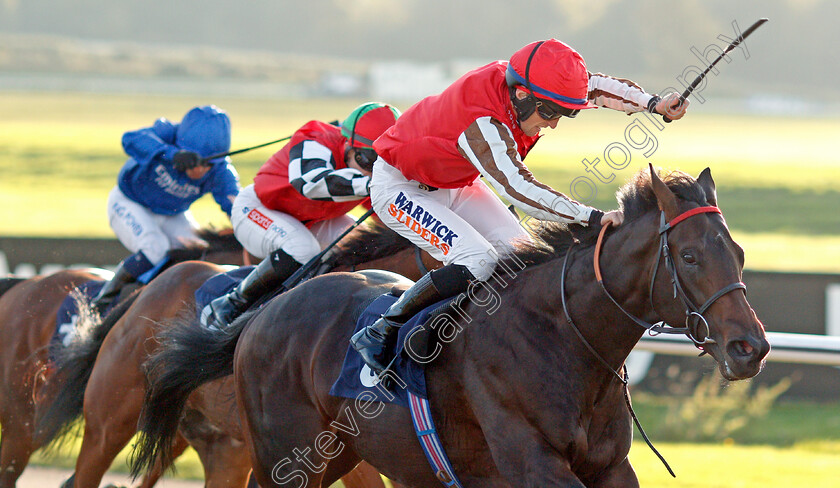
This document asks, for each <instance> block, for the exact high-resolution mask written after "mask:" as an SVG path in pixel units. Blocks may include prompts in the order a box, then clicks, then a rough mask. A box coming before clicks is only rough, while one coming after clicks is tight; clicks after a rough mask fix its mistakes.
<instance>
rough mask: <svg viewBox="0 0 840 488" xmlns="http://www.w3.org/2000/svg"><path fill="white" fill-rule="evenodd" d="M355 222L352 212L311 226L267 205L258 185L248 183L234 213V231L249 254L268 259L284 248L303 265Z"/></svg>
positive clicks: (237, 199) (239, 197) (234, 207)
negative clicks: (308, 226) (256, 186)
mask: <svg viewBox="0 0 840 488" xmlns="http://www.w3.org/2000/svg"><path fill="white" fill-rule="evenodd" d="M313 203H314V202H313ZM353 222H355V221H354V220H353V218H352V217H350V216H349V215H342V216H341V217H336V218H334V219H330V220H324V221H321V222H317V223H315V224H313V225H312V227H311V228H307V227H306V226H305V225H303V224H302V223H301V222H300V221H298V220H297V219H296V218H294V217H292V216H291V215H289V214H287V213H283V212H279V211H277V210H271V209H269V208H268V207H266V206H265V205H263V204H262V202H260V199H259V198H258V197H257V194H256V192H255V191H254V185H248V186H246V187H245V188H243V189H242V190H241V191H240V192H239V195H237V197H236V200H234V201H233V211H232V212H231V223H232V224H233V233H234V235H236V238H237V239H238V240H239V242H240V243H242V246H243V247H244V248H245V249H246V250H247V251H248V252H249V253H251V254H253V255H254V256H256V257H258V258H260V259H264V258H265V257H266V256H268V255H269V254H271V253H272V252H273V251H276V250H277V249H282V250H283V251H284V252H285V253H286V254H288V255H289V256H291V257H293V258H294V259H295V261H297V262H299V263H301V264H305V263H306V262H307V261H309V260H310V259H311V258H313V257H315V255H316V254H318V253H319V252H321V249H323V248H324V247H326V246H327V245H328V244H330V243H331V242H333V241H334V240H335V239H336V238H337V237H338V236H339V235H341V233H342V232H344V231H345V230H347V228H348V227H350V226H351V225H352V224H353Z"/></svg>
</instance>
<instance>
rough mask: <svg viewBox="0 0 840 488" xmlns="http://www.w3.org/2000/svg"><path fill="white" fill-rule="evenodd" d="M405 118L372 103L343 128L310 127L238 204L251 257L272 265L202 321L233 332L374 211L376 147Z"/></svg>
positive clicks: (236, 223) (236, 218) (240, 230)
mask: <svg viewBox="0 0 840 488" xmlns="http://www.w3.org/2000/svg"><path fill="white" fill-rule="evenodd" d="M399 116H400V112H399V110H397V109H396V108H394V107H392V106H390V105H386V104H384V103H379V102H369V103H365V104H362V105H360V106H359V107H357V108H356V109H355V110H353V111H352V112H351V113H350V115H348V116H347V118H346V119H344V121H343V122H342V123H341V125H340V126H337V125H334V124H329V123H325V122H319V121H316V120H313V121H310V122H307V123H306V124H304V125H303V126H302V127H301V128H300V129H298V130H297V131H296V132H295V133H294V134H293V135H292V137H291V140H290V141H289V142H288V144H286V145H285V146H284V147H283V148H282V149H280V150H279V151H278V152H277V153H275V154H274V155H273V156H272V157H271V158H270V159H269V160H268V161H267V162H266V163H265V164H264V165H263V166H262V168H260V170H259V172H257V176H256V177H255V178H254V184H253V185H249V186H247V187H245V188H243V189H242V191H241V192H240V193H239V196H237V197H236V200H235V201H234V203H233V211H232V213H231V222H232V223H233V231H234V234H235V235H236V238H237V239H238V240H239V242H241V243H242V245H243V247H245V249H246V250H247V251H248V252H249V253H251V254H253V255H254V256H257V257H258V258H264V259H263V260H262V261H261V262H260V263H259V264H258V265H257V267H256V268H254V270H253V271H251V273H250V274H248V275H247V276H246V277H245V279H243V280H242V281H241V282H240V283H239V284H238V285H237V286H236V287H235V288H234V289H233V290H232V291H231V292H230V293H228V294H227V295H224V296H222V297H220V298H217V299H216V300H213V301H212V302H211V303H210V305H209V306H208V307H207V308H205V311H204V312H203V313H202V317H201V320H202V322H203V323H204V325H206V326H208V327H214V328H219V329H221V328H224V327H226V326H228V325H229V324H230V323H231V322H232V321H233V320H234V319H235V318H236V317H237V316H239V315H240V314H241V313H242V312H244V311H245V310H246V309H247V308H248V307H249V306H250V305H252V304H253V303H254V302H256V301H257V300H258V299H259V298H260V297H261V296H263V295H264V294H266V293H268V292H270V291H272V290H274V289H276V288H277V287H278V286H279V285H281V284H282V283H283V282H284V281H285V280H286V279H287V278H288V277H290V276H291V275H292V274H293V273H294V272H295V271H296V270H297V269H298V268H299V267H300V266H301V265H302V264H305V263H306V262H307V261H309V260H310V259H311V258H313V257H314V256H315V255H317V254H318V253H319V252H320V251H321V249H322V248H323V246H325V245H327V244H329V243H331V242H333V241H334V240H335V238H337V237H338V236H339V235H340V234H341V233H342V232H343V231H345V230H347V228H348V227H349V226H350V225H352V224H353V223H354V220H353V219H352V218H351V217H350V216H349V215H347V212H349V211H350V210H352V209H353V208H355V207H356V206H357V205H363V206H370V197H369V189H368V187H369V185H370V171H371V168H372V166H373V162H374V161H376V159H377V155H376V152H375V151H374V150H373V148H372V147H371V145H372V144H373V141H374V140H375V139H376V138H377V137H379V136H380V135H382V133H383V132H385V129H388V128H389V127H391V126H392V125H394V122H395V121H396V120H397V117H399Z"/></svg>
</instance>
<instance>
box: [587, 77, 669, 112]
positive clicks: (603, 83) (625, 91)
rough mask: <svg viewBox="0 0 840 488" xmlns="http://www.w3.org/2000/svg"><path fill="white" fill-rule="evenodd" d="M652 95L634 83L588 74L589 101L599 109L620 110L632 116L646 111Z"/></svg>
mask: <svg viewBox="0 0 840 488" xmlns="http://www.w3.org/2000/svg"><path fill="white" fill-rule="evenodd" d="M653 97H654V95H651V94H650V93H645V91H644V90H643V89H642V87H640V86H639V85H637V84H636V83H634V82H632V81H630V80H625V79H622V78H614V77H612V76H607V75H605V74H603V73H589V96H588V98H589V100H590V101H591V102H592V103H594V104H595V105H598V106H599V107H606V108H611V109H613V110H621V111H623V112H625V113H628V114H632V113H636V112H641V111H643V110H648V105H649V104H650V101H651V99H652V98H653Z"/></svg>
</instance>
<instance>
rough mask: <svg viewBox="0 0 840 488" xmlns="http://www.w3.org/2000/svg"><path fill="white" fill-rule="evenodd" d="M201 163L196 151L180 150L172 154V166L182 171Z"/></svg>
mask: <svg viewBox="0 0 840 488" xmlns="http://www.w3.org/2000/svg"><path fill="white" fill-rule="evenodd" d="M199 164H201V156H200V155H199V154H198V153H197V152H193V151H187V150H184V149H182V150H180V151H178V152H176V153H175V155H174V156H172V166H174V167H175V169H176V170H177V171H180V172H182V173H184V172H186V171H187V170H188V169H190V168H195V167H196V166H198V165H199Z"/></svg>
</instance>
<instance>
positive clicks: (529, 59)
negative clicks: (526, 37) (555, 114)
mask: <svg viewBox="0 0 840 488" xmlns="http://www.w3.org/2000/svg"><path fill="white" fill-rule="evenodd" d="M505 79H506V80H507V84H508V86H511V87H512V86H515V85H522V86H523V87H525V89H527V90H529V91H530V92H531V93H533V94H534V96H535V97H537V98H542V99H546V100H551V101H552V102H555V103H557V104H559V105H560V106H562V107H566V108H568V109H572V110H581V109H585V108H595V105H592V104H591V103H589V101H588V100H587V95H588V92H589V73H588V72H587V70H586V63H585V62H584V61H583V57H582V56H581V55H580V54H579V53H578V52H577V51H575V50H574V49H572V48H571V47H569V46H568V45H567V44H565V43H563V42H560V41H558V40H557V39H548V40H546V41H536V42H532V43H530V44H528V45H527V46H525V47H523V48H522V49H520V50H518V51H516V52H515V53H514V54H513V56H511V57H510V62H509V63H508V67H507V71H506V73H505Z"/></svg>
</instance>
